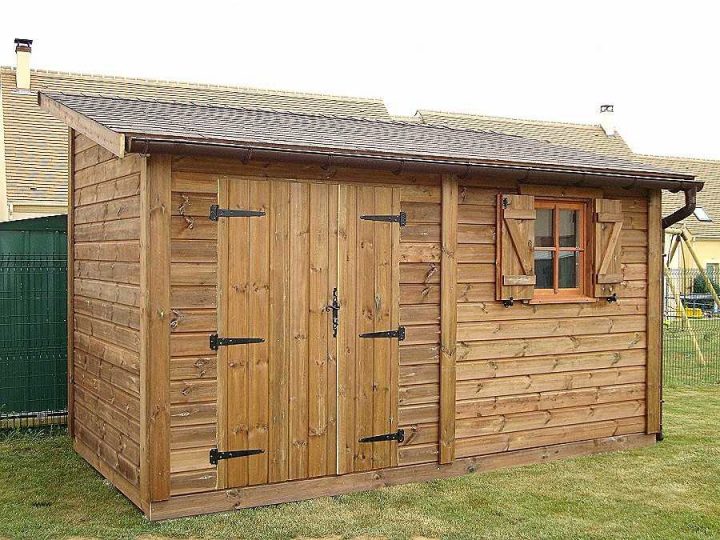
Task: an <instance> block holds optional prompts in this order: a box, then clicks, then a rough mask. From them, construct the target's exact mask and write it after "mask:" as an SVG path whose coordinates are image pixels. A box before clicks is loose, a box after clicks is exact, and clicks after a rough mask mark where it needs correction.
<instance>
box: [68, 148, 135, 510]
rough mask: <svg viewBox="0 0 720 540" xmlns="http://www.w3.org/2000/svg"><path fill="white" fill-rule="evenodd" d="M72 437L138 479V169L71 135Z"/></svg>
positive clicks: (119, 473) (105, 466)
mask: <svg viewBox="0 0 720 540" xmlns="http://www.w3.org/2000/svg"><path fill="white" fill-rule="evenodd" d="M73 147H74V150H75V154H74V155H75V161H74V168H73V170H74V172H73V174H74V176H73V180H74V193H73V194H72V197H73V202H74V209H73V237H74V245H73V255H74V262H73V268H74V282H73V289H74V294H73V306H74V307H73V312H72V314H71V316H72V329H73V366H72V381H73V390H74V392H73V393H74V400H73V405H72V406H73V414H74V430H75V431H74V436H75V438H76V440H77V441H78V442H79V443H81V444H82V445H83V446H84V447H85V449H86V451H87V452H91V453H92V454H93V457H92V460H91V461H92V462H93V463H94V464H95V465H96V466H98V468H100V469H101V470H103V471H104V472H105V471H107V470H111V471H113V474H114V475H115V476H116V477H120V478H122V482H120V485H121V487H122V488H123V490H124V491H126V492H128V493H126V494H127V495H128V496H129V497H131V498H132V499H133V500H136V498H137V496H138V495H137V494H138V491H137V490H138V487H139V481H140V470H139V468H140V365H139V351H140V331H139V330H140V288H139V283H140V267H139V262H140V220H139V208H140V196H139V188H140V171H141V167H142V163H143V159H144V158H141V157H140V156H137V155H132V156H128V157H126V158H123V159H119V158H116V157H114V156H113V155H111V154H110V153H109V152H107V151H105V150H104V149H102V148H101V147H99V146H98V145H96V144H94V143H93V142H92V141H90V140H89V139H87V138H86V137H84V136H83V135H75V138H74V145H73Z"/></svg>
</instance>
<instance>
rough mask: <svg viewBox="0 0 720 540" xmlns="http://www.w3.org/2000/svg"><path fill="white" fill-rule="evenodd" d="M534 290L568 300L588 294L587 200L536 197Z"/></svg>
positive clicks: (541, 297)
mask: <svg viewBox="0 0 720 540" xmlns="http://www.w3.org/2000/svg"><path fill="white" fill-rule="evenodd" d="M535 212H536V213H535V247H534V257H535V276H536V282H535V294H534V296H533V299H539V300H553V299H557V300H567V299H577V298H579V297H584V296H586V295H587V288H586V285H587V283H588V281H589V280H588V279H587V276H586V272H587V266H588V263H587V256H586V254H587V245H586V238H587V236H588V234H587V230H586V229H587V204H586V203H584V202H579V201H564V200H563V201H552V200H544V199H537V198H536V199H535Z"/></svg>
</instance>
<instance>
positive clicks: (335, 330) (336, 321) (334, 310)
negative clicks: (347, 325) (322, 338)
mask: <svg viewBox="0 0 720 540" xmlns="http://www.w3.org/2000/svg"><path fill="white" fill-rule="evenodd" d="M325 309H326V310H327V311H332V328H333V337H337V334H338V325H339V319H338V313H339V312H340V302H339V301H338V291H337V288H335V289H333V296H332V304H330V305H328V306H325Z"/></svg>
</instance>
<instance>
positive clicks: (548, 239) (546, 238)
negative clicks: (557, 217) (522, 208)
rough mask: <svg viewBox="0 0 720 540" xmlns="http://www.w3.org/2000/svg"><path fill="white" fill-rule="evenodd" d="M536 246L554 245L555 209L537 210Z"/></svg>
mask: <svg viewBox="0 0 720 540" xmlns="http://www.w3.org/2000/svg"><path fill="white" fill-rule="evenodd" d="M535 247H553V211H552V209H550V208H538V209H537V210H536V211H535Z"/></svg>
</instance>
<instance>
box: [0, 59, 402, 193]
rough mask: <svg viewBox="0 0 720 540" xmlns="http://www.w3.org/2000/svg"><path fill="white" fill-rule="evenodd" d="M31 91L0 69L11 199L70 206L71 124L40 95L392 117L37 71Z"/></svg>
mask: <svg viewBox="0 0 720 540" xmlns="http://www.w3.org/2000/svg"><path fill="white" fill-rule="evenodd" d="M30 79H31V83H30V87H31V89H32V90H31V91H27V90H22V89H17V88H16V87H15V68H10V67H1V68H0V94H1V95H2V100H1V105H2V110H1V111H0V112H1V113H2V114H0V118H1V119H2V124H3V126H2V127H3V131H4V139H5V140H4V143H5V144H4V146H5V154H6V176H7V190H8V200H9V201H10V202H11V203H16V204H17V203H25V204H33V205H37V204H43V203H45V204H55V205H64V204H66V203H67V160H68V155H67V148H68V141H67V126H66V125H65V124H64V123H62V122H60V121H59V120H57V119H56V118H55V117H53V116H51V115H50V114H48V113H47V112H45V111H43V110H42V109H40V108H39V107H38V106H37V91H55V92H65V93H97V94H112V95H116V96H122V97H136V98H145V99H160V100H162V99H165V100H172V101H178V102H187V103H204V104H215V105H229V106H238V107H256V108H267V109H276V110H286V111H294V112H312V113H318V114H332V115H337V116H361V117H367V118H387V119H389V118H390V116H389V114H388V112H387V109H386V108H385V105H384V103H383V101H382V100H380V99H372V98H354V97H344V96H331V95H325V94H310V93H299V92H286V91H280V90H259V89H252V88H242V87H233V86H219V85H207V84H193V83H182V82H170V81H155V80H144V79H133V78H127V77H107V76H98V75H85V74H78V73H64V72H58V71H44V70H32V71H31V73H30Z"/></svg>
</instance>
